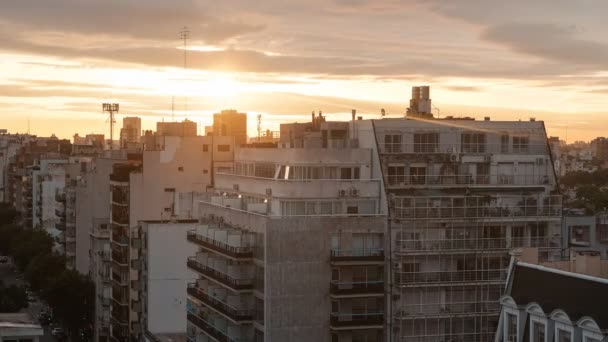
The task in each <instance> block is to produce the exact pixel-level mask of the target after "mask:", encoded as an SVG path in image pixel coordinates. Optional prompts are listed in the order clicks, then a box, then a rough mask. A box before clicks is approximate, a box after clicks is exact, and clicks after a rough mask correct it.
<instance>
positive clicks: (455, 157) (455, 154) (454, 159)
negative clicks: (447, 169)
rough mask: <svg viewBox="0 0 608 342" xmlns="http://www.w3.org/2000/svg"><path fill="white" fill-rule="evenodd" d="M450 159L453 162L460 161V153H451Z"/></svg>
mask: <svg viewBox="0 0 608 342" xmlns="http://www.w3.org/2000/svg"><path fill="white" fill-rule="evenodd" d="M450 161H451V162H452V163H458V162H459V161H460V155H459V154H458V153H453V154H450Z"/></svg>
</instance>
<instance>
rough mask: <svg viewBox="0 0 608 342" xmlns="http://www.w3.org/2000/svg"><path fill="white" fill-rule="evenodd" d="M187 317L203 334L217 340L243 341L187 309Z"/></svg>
mask: <svg viewBox="0 0 608 342" xmlns="http://www.w3.org/2000/svg"><path fill="white" fill-rule="evenodd" d="M187 318H188V321H190V322H191V323H193V324H194V325H195V326H196V327H197V328H199V329H200V330H202V331H203V332H204V333H205V334H207V335H209V336H210V337H212V338H214V339H216V340H217V341H219V342H243V340H242V339H238V338H233V337H230V336H228V335H227V334H226V333H225V332H223V331H222V330H220V329H218V328H216V327H215V326H213V325H212V324H211V323H209V322H207V321H206V320H204V319H203V318H202V317H200V316H199V315H198V314H197V313H195V312H194V311H190V310H188V314H187Z"/></svg>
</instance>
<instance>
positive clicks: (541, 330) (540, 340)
mask: <svg viewBox="0 0 608 342" xmlns="http://www.w3.org/2000/svg"><path fill="white" fill-rule="evenodd" d="M530 342H545V325H544V324H543V323H541V322H532V340H531V341H530Z"/></svg>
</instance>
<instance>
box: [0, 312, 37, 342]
mask: <svg viewBox="0 0 608 342" xmlns="http://www.w3.org/2000/svg"><path fill="white" fill-rule="evenodd" d="M43 335H44V330H43V329H42V327H41V326H40V324H38V323H36V322H34V320H33V319H32V317H31V316H30V315H29V314H27V313H0V342H38V341H41V337H42V336H43Z"/></svg>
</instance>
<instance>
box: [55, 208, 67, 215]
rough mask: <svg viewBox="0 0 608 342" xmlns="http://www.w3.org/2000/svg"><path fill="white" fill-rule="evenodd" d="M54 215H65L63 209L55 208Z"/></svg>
mask: <svg viewBox="0 0 608 342" xmlns="http://www.w3.org/2000/svg"><path fill="white" fill-rule="evenodd" d="M55 216H57V217H65V209H55Z"/></svg>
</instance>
